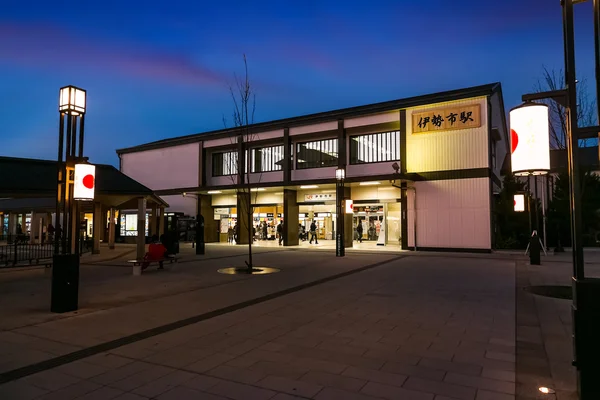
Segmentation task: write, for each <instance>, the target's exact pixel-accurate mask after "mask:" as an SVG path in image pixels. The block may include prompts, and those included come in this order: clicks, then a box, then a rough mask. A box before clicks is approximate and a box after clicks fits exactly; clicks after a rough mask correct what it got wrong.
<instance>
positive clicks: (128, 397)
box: [114, 393, 148, 400]
mask: <svg viewBox="0 0 600 400" xmlns="http://www.w3.org/2000/svg"><path fill="white" fill-rule="evenodd" d="M147 399H148V397H144V396H139V395H137V394H133V393H123V394H122V395H120V396H117V397H115V398H114V400H147Z"/></svg>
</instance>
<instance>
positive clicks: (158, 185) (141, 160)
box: [121, 143, 200, 190]
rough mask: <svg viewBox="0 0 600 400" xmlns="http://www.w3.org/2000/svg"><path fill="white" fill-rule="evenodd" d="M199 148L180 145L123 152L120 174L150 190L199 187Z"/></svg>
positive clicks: (191, 144)
mask: <svg viewBox="0 0 600 400" xmlns="http://www.w3.org/2000/svg"><path fill="white" fill-rule="evenodd" d="M199 154H200V146H199V144H198V143H190V144H186V145H182V146H173V147H165V148H162V149H155V150H147V151H140V152H136V153H126V154H123V155H122V156H121V160H122V161H121V172H123V173H124V174H125V175H128V176H130V177H131V178H133V179H135V180H136V181H138V182H140V183H141V184H143V185H145V186H147V187H149V188H150V189H153V190H161V189H174V188H184V187H196V186H198V162H199Z"/></svg>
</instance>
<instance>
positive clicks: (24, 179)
mask: <svg viewBox="0 0 600 400" xmlns="http://www.w3.org/2000/svg"><path fill="white" fill-rule="evenodd" d="M95 165H96V192H97V193H98V194H101V195H133V196H150V195H153V191H152V190H151V189H149V188H147V187H146V186H144V185H142V184H141V183H139V182H137V181H135V180H133V179H131V178H130V177H128V176H127V175H125V174H123V173H122V172H120V171H119V170H118V169H116V168H115V167H113V166H112V165H105V164H95ZM56 180H57V170H56V161H49V160H36V159H29V158H13V157H0V197H15V196H29V197H51V196H54V195H55V193H56V186H57V184H56Z"/></svg>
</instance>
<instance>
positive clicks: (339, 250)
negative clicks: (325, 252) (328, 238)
mask: <svg viewBox="0 0 600 400" xmlns="http://www.w3.org/2000/svg"><path fill="white" fill-rule="evenodd" d="M345 178H346V170H345V169H344V168H342V167H340V168H338V169H336V170H335V182H336V193H335V204H336V211H335V213H336V225H337V226H336V228H335V229H336V231H337V232H336V235H335V255H336V256H337V257H344V256H345V255H346V249H345V247H344V213H345V207H344V179H345Z"/></svg>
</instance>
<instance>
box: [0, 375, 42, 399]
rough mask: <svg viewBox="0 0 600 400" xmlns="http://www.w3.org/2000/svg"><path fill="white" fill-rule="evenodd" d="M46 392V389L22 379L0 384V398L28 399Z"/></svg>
mask: <svg viewBox="0 0 600 400" xmlns="http://www.w3.org/2000/svg"><path fill="white" fill-rule="evenodd" d="M46 393H48V391H47V390H45V389H41V388H39V387H36V386H33V385H31V384H29V383H27V382H24V381H23V380H18V381H12V382H8V383H5V384H4V385H0V399H10V400H29V399H34V398H36V397H39V396H42V395H44V394H46Z"/></svg>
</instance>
